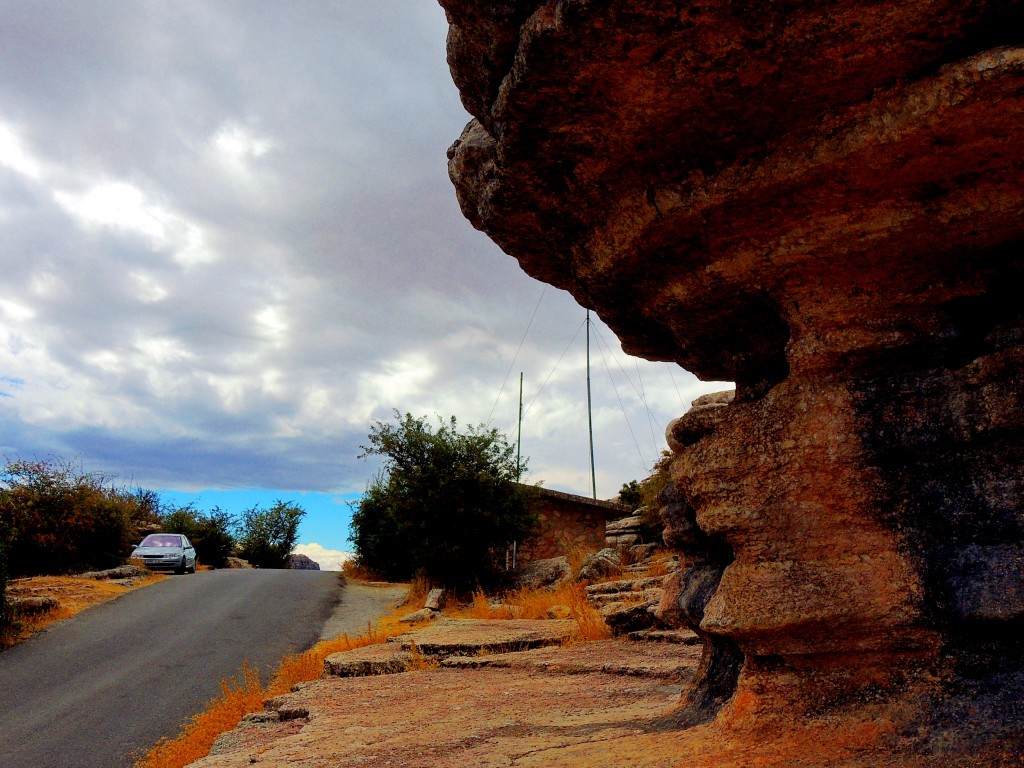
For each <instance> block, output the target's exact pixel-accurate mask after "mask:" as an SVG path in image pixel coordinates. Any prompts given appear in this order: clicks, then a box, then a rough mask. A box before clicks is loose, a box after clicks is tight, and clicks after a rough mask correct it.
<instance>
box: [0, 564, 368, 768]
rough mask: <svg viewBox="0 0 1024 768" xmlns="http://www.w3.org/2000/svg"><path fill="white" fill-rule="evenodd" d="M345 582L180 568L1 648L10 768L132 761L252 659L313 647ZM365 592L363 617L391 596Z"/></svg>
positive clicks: (323, 575) (0, 706) (1, 757)
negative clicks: (193, 571) (183, 570)
mask: <svg viewBox="0 0 1024 768" xmlns="http://www.w3.org/2000/svg"><path fill="white" fill-rule="evenodd" d="M339 584H340V582H339V574H338V573H336V572H329V571H271V570H266V571H261V570H251V571H249V570H222V571H202V572H199V573H197V574H194V575H186V576H175V577H172V578H169V579H166V580H164V581H162V582H160V583H158V584H154V585H153V586H150V587H146V588H145V589H140V590H137V591H135V592H131V593H129V594H127V595H125V596H123V597H121V598H119V599H117V600H115V601H113V602H111V603H106V604H104V605H101V606H98V607H97V608H94V609H92V610H90V611H86V612H85V613H82V614H79V615H78V616H76V617H74V618H72V619H69V620H68V621H66V622H63V623H61V624H58V625H56V626H54V627H52V628H51V629H49V630H47V631H46V632H43V633H42V634H40V635H37V636H36V637H34V638H32V639H31V640H29V641H27V642H25V643H23V644H21V645H18V646H15V647H13V648H11V649H9V650H7V651H4V652H3V653H0V766H2V768H122V766H123V767H125V768H127V767H128V766H131V765H132V757H133V754H137V753H141V752H143V751H145V750H146V749H147V748H149V747H150V746H152V745H153V744H154V743H155V742H156V741H157V740H158V739H159V738H161V737H162V736H174V735H175V734H177V733H178V731H179V730H180V727H181V725H182V723H183V722H184V721H185V720H187V719H188V718H189V717H191V716H192V715H193V714H195V713H196V712H198V711H200V710H202V709H203V707H204V705H205V704H206V702H208V701H209V700H210V699H212V698H213V697H214V696H216V695H218V694H219V693H220V680H221V679H222V678H224V677H231V676H235V675H238V674H239V672H240V671H241V668H242V663H243V661H245V660H248V661H249V663H250V665H254V666H255V667H256V668H257V669H258V670H259V671H260V679H261V680H263V681H264V682H265V681H266V680H267V679H268V675H269V674H270V673H271V672H272V671H273V669H274V668H275V667H276V665H277V662H278V660H279V659H280V658H281V656H283V655H285V654H287V653H295V652H297V651H301V650H305V649H306V648H309V647H310V646H312V645H313V644H314V643H315V642H316V641H317V640H318V639H319V638H320V635H321V632H322V631H323V629H324V627H325V625H326V624H327V622H328V619H330V618H331V616H332V613H333V614H335V618H334V620H333V621H334V623H337V622H338V616H342V617H344V614H345V613H346V609H347V607H348V606H347V603H348V600H347V599H343V595H344V594H345V592H344V591H343V590H342V588H341V587H340V586H339ZM363 590H365V588H357V589H356V593H357V594H355V595H353V597H358V598H359V599H357V600H355V601H354V602H356V603H358V605H354V606H353V613H354V614H359V616H358V620H359V622H360V624H361V626H365V622H366V619H367V618H372V614H373V613H379V612H382V611H383V609H384V607H385V605H386V600H387V597H385V596H384V595H381V596H380V597H378V598H377V602H376V603H374V602H372V601H373V598H372V597H371V598H369V599H370V601H371V603H370V604H367V599H368V598H367V597H366V595H364V594H362V593H363ZM339 601H341V604H340V606H339ZM336 609H337V610H336ZM356 618H357V617H356V616H355V615H353V616H352V619H353V620H355V619H356ZM342 623H344V622H342Z"/></svg>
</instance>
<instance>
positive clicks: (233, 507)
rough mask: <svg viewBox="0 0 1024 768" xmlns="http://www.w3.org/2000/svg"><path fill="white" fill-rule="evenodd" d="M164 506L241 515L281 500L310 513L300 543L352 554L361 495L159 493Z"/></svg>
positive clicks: (252, 490)
mask: <svg viewBox="0 0 1024 768" xmlns="http://www.w3.org/2000/svg"><path fill="white" fill-rule="evenodd" d="M157 493H159V494H160V499H161V501H162V502H163V503H164V504H167V505H173V506H178V507H183V506H186V505H188V504H191V505H193V506H194V507H195V509H197V510H198V511H200V512H209V511H210V510H211V509H213V508H214V507H220V508H221V509H222V510H224V511H225V512H230V513H231V514H233V515H239V514H241V513H242V511H243V510H246V509H250V508H252V507H254V506H256V505H259V506H260V507H262V508H263V509H267V508H268V507H271V506H273V505H274V503H275V502H276V501H278V500H280V501H284V502H289V503H293V504H297V505H298V506H300V507H302V508H303V509H304V510H306V516H305V517H303V518H302V522H301V523H300V524H299V542H300V543H305V544H309V543H316V544H320V545H321V546H322V547H325V548H326V549H330V550H340V551H342V552H351V551H352V549H353V548H352V542H351V541H349V538H348V534H349V523H351V521H352V508H351V507H350V506H349V505H350V504H352V503H355V502H358V501H359V498H360V495H359V494H357V493H349V494H337V493H319V492H313V491H305V492H304V491H286V490H280V489H275V488H245V489H235V490H215V489H207V490H203V491H175V490H161V491H157Z"/></svg>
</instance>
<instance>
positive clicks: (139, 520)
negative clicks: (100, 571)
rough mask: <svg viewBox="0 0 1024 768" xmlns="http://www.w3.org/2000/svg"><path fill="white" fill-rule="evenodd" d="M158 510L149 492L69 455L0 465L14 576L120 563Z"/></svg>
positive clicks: (2, 520)
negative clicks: (88, 470) (119, 482)
mask: <svg viewBox="0 0 1024 768" xmlns="http://www.w3.org/2000/svg"><path fill="white" fill-rule="evenodd" d="M158 509H159V505H158V501H157V497H156V494H154V493H152V492H151V491H146V490H142V489H138V488H124V487H117V486H115V485H113V484H112V483H111V482H110V480H109V478H107V477H105V476H103V475H98V474H91V473H86V472H83V471H82V470H81V468H80V467H78V466H76V465H74V464H71V463H69V462H65V461H60V460H53V461H9V462H8V463H7V464H6V465H5V466H4V468H3V470H2V472H0V536H3V537H4V539H5V540H6V541H7V543H8V549H7V557H8V568H9V573H10V575H18V576H22V575H34V574H42V573H51V574H52V573H70V572H74V571H82V570H87V569H90V568H109V567H112V566H115V565H118V564H120V563H121V562H123V560H124V558H125V557H126V556H127V555H128V554H129V552H130V551H131V548H132V546H133V544H135V543H136V542H137V541H138V539H139V534H140V531H142V530H143V529H145V528H147V527H151V526H152V525H153V524H154V523H155V522H156V520H157V519H158V518H157V513H158Z"/></svg>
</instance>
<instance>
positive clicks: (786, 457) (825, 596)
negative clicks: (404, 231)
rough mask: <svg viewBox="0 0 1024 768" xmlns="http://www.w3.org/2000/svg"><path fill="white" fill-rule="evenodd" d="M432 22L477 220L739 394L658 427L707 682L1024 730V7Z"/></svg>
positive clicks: (808, 5) (684, 602)
mask: <svg viewBox="0 0 1024 768" xmlns="http://www.w3.org/2000/svg"><path fill="white" fill-rule="evenodd" d="M441 4H442V6H444V8H445V9H446V11H447V13H448V17H449V22H450V25H451V34H450V37H449V51H448V53H449V61H450V63H451V66H452V72H453V76H454V78H455V82H456V84H457V85H458V86H459V88H460V91H461V92H462V95H463V101H464V103H465V105H466V107H467V109H469V111H470V112H471V114H472V115H473V116H474V118H475V119H474V120H473V121H472V122H471V123H470V124H469V125H468V126H467V128H466V130H465V131H464V132H463V134H462V136H461V137H460V138H459V139H458V140H457V141H456V142H455V144H454V145H453V146H452V148H451V149H450V151H449V158H450V163H449V171H450V174H451V177H452V180H453V182H454V184H455V187H456V190H457V194H458V197H459V201H460V203H461V205H462V208H463V211H464V213H465V214H466V216H467V217H468V218H469V220H470V221H471V222H472V223H473V224H474V225H475V226H476V227H478V228H480V229H482V230H483V231H484V232H486V233H487V234H488V235H490V236H491V237H492V239H494V240H495V242H497V243H498V244H499V245H500V246H501V247H502V248H503V249H504V250H505V251H507V252H508V253H510V254H512V255H513V256H515V257H516V258H517V259H518V260H519V263H520V264H521V265H522V267H523V268H524V269H525V270H526V271H527V272H529V273H530V274H531V275H533V276H535V277H537V278H539V279H542V280H545V281H547V282H549V283H552V284H554V285H557V286H559V287H561V288H564V289H566V290H568V291H569V292H571V293H572V294H573V296H574V297H575V298H576V299H577V300H578V301H579V302H580V303H581V304H583V305H585V306H587V307H590V308H592V309H594V310H596V311H597V312H598V314H599V315H600V316H601V318H602V319H603V320H604V321H605V322H607V323H608V324H609V326H610V327H612V328H613V329H614V330H615V332H616V333H617V334H618V336H619V338H620V339H621V340H622V342H623V346H624V348H625V349H626V350H627V351H629V352H632V353H634V354H638V355H641V356H644V357H647V358H649V359H652V360H667V361H672V362H676V363H679V364H680V365H682V366H683V367H685V368H687V369H688V370H691V371H694V372H695V373H697V374H698V375H699V376H701V377H703V378H706V379H709V380H732V381H735V382H736V392H735V396H734V397H733V398H732V399H731V401H728V400H727V399H726V398H725V397H724V396H723V397H722V398H720V399H711V400H708V401H706V402H701V403H700V404H699V405H697V406H695V407H694V408H693V409H692V410H691V411H689V412H688V413H687V414H685V415H684V416H683V417H681V418H680V419H678V420H676V421H675V422H673V424H672V425H671V426H670V429H669V434H668V442H669V445H670V446H671V448H672V450H673V453H674V459H673V463H672V469H671V473H672V478H673V484H674V488H675V491H676V493H677V495H678V499H677V500H676V501H675V502H672V503H673V504H676V505H677V506H676V508H674V509H672V510H670V511H669V512H668V513H667V517H669V518H672V520H671V522H670V521H668V520H667V521H666V522H670V525H669V530H668V531H666V543H667V544H669V545H670V546H673V547H675V548H677V549H679V550H680V552H681V553H682V554H681V559H682V561H683V563H684V568H683V569H682V572H681V573H680V574H679V575H678V577H677V581H676V587H675V588H676V589H677V590H678V594H677V595H676V597H675V599H674V603H675V605H674V606H673V605H665V603H664V601H663V605H662V615H663V616H672V615H674V616H675V617H676V618H677V619H678V620H679V621H681V622H684V623H692V624H693V625H694V626H695V627H696V628H697V629H698V630H699V631H700V632H701V633H702V635H703V636H704V637H706V638H707V640H708V643H709V645H708V647H709V648H712V649H714V648H715V647H718V648H719V650H720V651H721V652H720V653H719V654H718V655H716V654H715V652H713V650H712V651H709V652H708V653H709V655H708V657H707V659H706V660H707V664H706V665H705V667H706V668H705V670H704V672H703V674H704V676H705V678H707V679H708V680H711V679H719V680H726V681H727V680H728V679H729V678H730V676H731V677H732V679H733V680H734V681H735V678H736V668H737V663H736V662H737V661H738V660H739V659H742V661H743V671H742V673H741V674H740V675H739V679H738V683H737V684H738V688H737V691H738V693H737V696H736V697H735V699H734V701H735V700H738V701H742V702H743V703H744V706H745V707H747V708H746V709H745V710H744V711H745V712H755V711H757V712H760V711H768V710H770V708H771V702H772V701H773V700H774V701H775V702H776V703H778V702H787V703H788V704H791V705H792V706H793V707H795V708H797V709H799V707H800V706H801V704H800V702H804V703H805V704H807V703H808V702H813V703H814V706H826V705H827V706H835V707H841V706H843V705H844V704H843V703H844V702H847V703H848V702H851V701H854V700H857V699H858V697H862V696H865V695H868V693H867V692H875V693H872V694H871V695H876V694H877V692H878V691H883V692H886V693H881V694H877V695H884V696H905V697H907V698H908V700H910V701H913V702H915V704H914V706H913V707H911V708H910V710H912V711H913V712H914V713H915V714H914V715H913V717H914V718H917V719H916V720H915V721H914V722H915V723H916V725H915V726H913V727H917V728H919V729H920V732H921V733H924V734H935V733H938V732H940V731H942V729H943V728H946V725H944V724H945V723H948V722H951V719H952V720H958V724H957V725H956V726H954V727H952V730H948V729H947V730H948V733H947V735H946V736H944V737H943V739H940V740H939V741H941V746H936V747H935V748H936V749H948V750H950V754H955V753H956V750H958V749H961V747H963V745H965V744H968V743H970V744H974V745H975V746H977V745H979V744H989V745H991V744H995V743H997V742H998V740H999V739H1004V738H1007V737H1006V734H1007V733H1011V734H1013V733H1016V734H1017V737H1016V738H1018V740H1019V735H1020V733H1021V730H1022V729H1021V726H1022V723H1024V713H1022V712H1021V711H1020V708H1019V707H1017V708H1015V709H1014V710H1013V712H1012V713H1010V714H1008V715H1004V716H1002V717H1001V718H994V717H989V715H990V714H991V713H992V712H994V711H995V709H996V707H995V705H994V704H993V702H995V701H1005V700H1007V696H1008V695H1009V696H1010V698H1013V694H1014V693H1016V694H1017V695H1016V701H1020V700H1021V698H1022V697H1021V695H1019V694H1020V693H1021V687H1022V681H1024V671H1022V670H1024V663H1022V655H1024V654H1022V648H1021V641H1020V639H1019V638H1020V636H1021V628H1022V626H1024V588H1022V576H1021V570H1020V563H1021V556H1022V552H1024V471H1022V470H1024V440H1022V439H1021V438H1022V437H1024V408H1022V405H1024V403H1022V402H1021V400H1022V398H1024V375H1022V368H1024V366H1022V364H1024V301H1022V300H1021V296H1022V295H1024V247H1022V245H1024V216H1022V211H1024V130H1022V126H1024V47H1022V44H1024V32H1022V30H1024V3H1022V2H1019V1H1017V0H990V1H987V2H971V3H968V2H965V1H964V0H915V1H912V2H906V3H878V2H867V1H866V0H845V1H843V0H840V1H839V2H832V3H827V4H822V3H812V2H810V1H809V0H794V1H793V2H785V3H735V2H731V1H729V0H711V1H710V2H701V3H684V4H681V3H675V2H668V1H667V0H647V1H646V2H640V3H638V2H626V0H609V1H606V2H595V1H593V0H548V1H547V2H540V1H539V0H535V1H533V2H525V1H524V2H499V3H479V2H473V1H472V0H441ZM716 643H718V644H719V645H718V646H716ZM729 647H731V648H733V649H738V650H734V651H732V654H733V656H732V662H731V663H730V662H729V659H728V658H727V657H728V656H729V654H728V653H725V652H724V651H722V649H725V648H729ZM740 652H742V653H740ZM926 679H927V680H932V681H934V680H936V679H941V680H943V681H945V682H944V683H943V686H944V687H943V686H940V687H939V688H938V689H934V688H929V687H928V686H927V685H925V683H924V682H922V681H924V680H926ZM726 687H728V686H727V685H726ZM713 688H714V686H710V687H708V688H707V689H705V690H706V691H708V692H710V691H712V689H713ZM926 688H927V690H925V689H926ZM716 690H717V691H718V693H716V694H715V695H716V696H718V697H719V699H721V698H722V693H721V692H722V690H725V689H724V688H722V687H719V688H718V689H716ZM958 697H959V698H958ZM961 699H962V700H965V701H970V702H973V703H970V704H964V705H963V706H962V707H960V709H957V708H956V707H953V706H951V705H950V704H949V702H950V701H957V700H961ZM860 700H862V699H860ZM753 701H758V702H762V703H765V702H767V703H765V706H764V708H763V709H759V708H758V707H757V706H754V705H753V704H751V702H753ZM711 706H712V707H713V706H714V703H712V705H711ZM737 706H738V705H737ZM808 706H810V705H809V704H808ZM954 710H955V711H956V712H958V713H959V714H957V715H955V716H954V715H953V714H951V713H953V712H954ZM908 711H909V710H908ZM971 713H974V714H971ZM995 720H999V725H998V728H997V727H996V726H995V725H993V723H994V721H995ZM1000 729H1001V730H1000ZM938 743H939V742H938V741H937V742H936V744H938ZM1014 743H1019V741H1018V742H1014ZM958 745H960V746H958ZM964 749H966V748H965V747H964ZM1013 754H1016V753H1015V752H1014V753H1013Z"/></svg>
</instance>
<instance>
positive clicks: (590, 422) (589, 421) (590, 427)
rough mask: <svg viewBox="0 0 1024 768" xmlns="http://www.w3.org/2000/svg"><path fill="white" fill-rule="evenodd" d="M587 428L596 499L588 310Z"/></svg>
mask: <svg viewBox="0 0 1024 768" xmlns="http://www.w3.org/2000/svg"><path fill="white" fill-rule="evenodd" d="M587 428H588V430H589V432H590V491H591V493H592V494H593V496H594V498H595V499H596V498H597V475H596V473H595V472H594V414H593V411H592V408H591V400H590V310H589V309H588V310H587Z"/></svg>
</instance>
